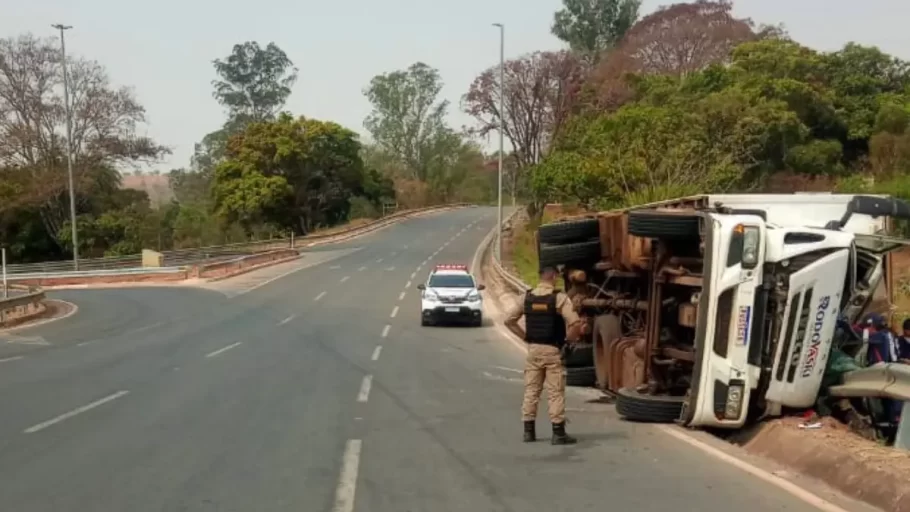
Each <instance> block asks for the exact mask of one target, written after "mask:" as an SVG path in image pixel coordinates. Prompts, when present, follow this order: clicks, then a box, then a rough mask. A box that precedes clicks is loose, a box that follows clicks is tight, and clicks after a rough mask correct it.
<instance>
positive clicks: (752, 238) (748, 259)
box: [743, 226, 761, 268]
mask: <svg viewBox="0 0 910 512" xmlns="http://www.w3.org/2000/svg"><path fill="white" fill-rule="evenodd" d="M760 238H761V232H759V230H758V226H746V228H745V230H744V231H743V268H755V266H756V265H758V249H759V243H760V242H761V240H760Z"/></svg>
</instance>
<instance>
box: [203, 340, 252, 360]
mask: <svg viewBox="0 0 910 512" xmlns="http://www.w3.org/2000/svg"><path fill="white" fill-rule="evenodd" d="M242 344H243V342H242V341H238V342H237V343H234V344H232V345H228V346H226V347H222V348H219V349H218V350H216V351H214V352H209V353H208V354H206V355H205V357H215V356H217V355H218V354H221V353H223V352H227V351H228V350H230V349H232V348H236V347H239V346H240V345H242Z"/></svg>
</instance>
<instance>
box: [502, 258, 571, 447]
mask: <svg viewBox="0 0 910 512" xmlns="http://www.w3.org/2000/svg"><path fill="white" fill-rule="evenodd" d="M556 277H557V273H556V269H554V268H552V267H544V268H542V269H541V271H540V283H539V284H538V285H537V287H536V288H534V289H533V290H531V291H530V292H528V293H526V294H525V296H524V297H523V298H522V300H521V301H520V302H518V303H517V304H515V306H514V307H513V308H512V309H511V310H510V311H509V312H508V313H507V315H506V322H505V323H506V325H507V326H508V327H509V328H510V329H512V330H514V329H515V327H516V325H517V322H518V320H519V319H521V317H522V316H524V317H525V341H526V342H528V357H527V360H526V362H525V372H524V373H525V392H524V402H523V403H522V406H521V414H522V419H523V420H524V441H525V442H526V443H528V442H533V441H535V440H536V439H537V436H536V432H535V428H534V425H535V421H536V418H537V404H538V403H539V402H540V393H541V391H542V390H543V388H546V389H547V405H548V409H549V413H550V421H551V422H552V424H553V437H552V438H551V440H550V442H551V443H552V444H555V445H561V444H574V443H575V442H576V439H575V438H573V437H571V436H569V435H567V434H566V369H565V366H564V365H563V360H562V346H563V344H564V343H565V342H566V340H568V341H569V342H570V343H574V342H575V341H577V340H578V338H579V337H580V335H581V326H582V321H581V318H580V317H579V316H578V314H577V313H576V312H575V309H574V308H573V306H572V302H571V301H570V300H569V298H568V296H567V295H566V294H565V293H563V292H562V291H558V290H556Z"/></svg>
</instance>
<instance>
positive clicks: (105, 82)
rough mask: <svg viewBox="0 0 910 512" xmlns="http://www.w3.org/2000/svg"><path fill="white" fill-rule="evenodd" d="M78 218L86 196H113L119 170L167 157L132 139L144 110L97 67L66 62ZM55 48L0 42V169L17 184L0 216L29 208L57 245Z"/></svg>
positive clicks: (61, 153)
mask: <svg viewBox="0 0 910 512" xmlns="http://www.w3.org/2000/svg"><path fill="white" fill-rule="evenodd" d="M67 66H68V71H69V78H70V82H69V87H70V98H71V107H72V117H73V119H72V121H73V122H72V126H73V130H72V131H73V139H72V142H71V147H72V152H73V173H74V177H75V185H76V195H77V205H76V207H77V213H80V214H81V213H85V212H87V211H88V210H90V209H91V208H92V202H93V201H94V199H96V198H95V197H94V196H92V195H91V194H89V193H87V190H88V189H89V188H91V187H92V186H93V185H94V184H97V183H103V185H104V186H105V187H107V189H113V190H116V189H117V188H119V184H120V175H119V173H118V172H117V171H116V168H117V167H118V166H120V165H122V164H126V163H135V162H143V161H145V162H150V161H155V160H157V159H159V158H160V157H161V156H163V155H164V154H166V153H167V152H168V149H167V148H165V147H163V146H160V145H158V144H156V143H155V142H154V141H153V140H151V139H150V138H148V137H144V136H141V135H138V134H137V128H138V127H139V125H141V124H142V123H144V121H145V109H144V108H143V107H142V105H140V104H139V103H138V101H137V100H136V99H135V97H134V96H133V93H132V91H130V90H129V89H128V88H114V87H113V86H112V85H111V83H110V80H109V79H108V76H107V73H106V72H105V70H104V68H103V67H102V66H101V65H99V64H98V63H96V62H92V61H87V60H84V59H80V58H78V57H72V56H71V57H68V61H67ZM62 91H63V75H62V66H61V62H60V51H59V43H58V41H57V40H56V39H54V38H46V39H40V38H36V37H34V36H31V35H24V36H20V37H17V38H7V39H0V169H5V172H6V173H8V174H7V176H9V179H10V180H11V181H10V183H13V184H15V190H14V194H13V195H12V196H9V197H0V210H2V209H7V208H21V207H25V208H35V211H36V212H37V213H38V214H39V216H40V219H41V223H42V224H43V226H44V229H45V231H46V234H47V236H48V237H50V238H51V239H52V240H54V241H55V242H56V243H57V244H58V245H62V244H64V243H65V241H64V238H62V234H63V233H62V231H63V230H64V224H65V222H66V220H67V219H68V218H69V201H68V199H69V198H68V195H67V193H66V190H67V178H66V145H67V142H66V136H65V134H66V130H65V125H66V116H65V109H64V104H63V97H62Z"/></svg>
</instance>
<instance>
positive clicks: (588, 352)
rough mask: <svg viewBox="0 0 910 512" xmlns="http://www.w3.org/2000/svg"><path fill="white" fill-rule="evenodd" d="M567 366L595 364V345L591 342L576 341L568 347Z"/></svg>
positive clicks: (576, 366)
mask: <svg viewBox="0 0 910 512" xmlns="http://www.w3.org/2000/svg"><path fill="white" fill-rule="evenodd" d="M565 365H566V368H582V367H593V366H594V345H592V344H591V343H575V344H574V345H569V347H568V348H567V349H566V362H565Z"/></svg>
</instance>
